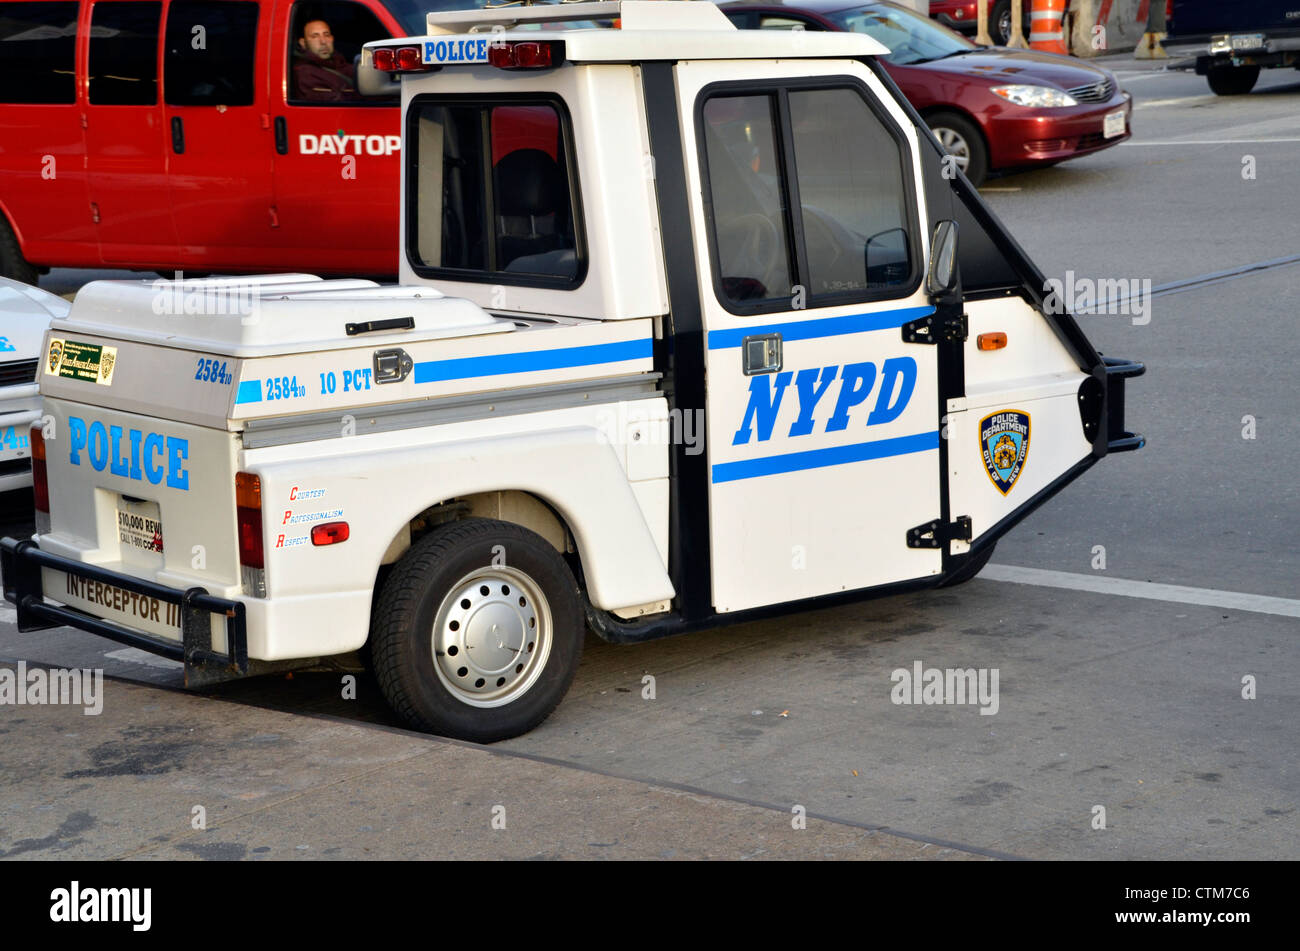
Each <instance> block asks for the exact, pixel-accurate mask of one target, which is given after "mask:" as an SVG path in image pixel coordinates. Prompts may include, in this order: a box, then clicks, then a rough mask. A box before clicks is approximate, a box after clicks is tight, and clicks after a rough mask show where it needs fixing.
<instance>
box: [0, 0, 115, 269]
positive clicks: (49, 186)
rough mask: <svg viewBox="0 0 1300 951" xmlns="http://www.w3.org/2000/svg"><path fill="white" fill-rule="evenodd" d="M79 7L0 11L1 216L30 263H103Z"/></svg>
mask: <svg viewBox="0 0 1300 951" xmlns="http://www.w3.org/2000/svg"><path fill="white" fill-rule="evenodd" d="M79 6H80V5H79V4H78V3H77V2H76V0H49V2H26V0H23V2H12V0H7V2H3V3H0V50H3V51H4V52H3V54H0V112H2V113H3V120H2V122H0V124H2V125H3V128H4V137H5V140H6V142H10V143H14V145H15V146H17V147H14V148H0V214H4V215H6V216H7V217H8V218H9V220H10V223H11V224H12V226H13V228H14V230H15V232H16V233H18V234H19V235H21V236H22V250H23V253H24V255H25V257H27V258H28V259H29V260H33V261H45V262H48V261H50V260H51V259H52V258H53V257H54V256H55V255H63V256H66V255H68V254H69V253H72V254H76V255H77V256H79V257H80V258H81V263H82V264H90V263H93V262H94V261H95V260H96V257H97V255H98V252H99V248H98V246H97V244H96V238H95V226H94V224H93V223H92V221H91V214H90V207H89V204H88V201H87V192H86V166H85V162H84V161H83V159H84V156H85V143H84V140H83V133H82V128H81V118H82V116H81V108H80V107H79V105H78V103H77V81H76V80H77V72H76V60H77V37H78V32H79V31H78V29H77V21H78V17H79V13H80V11H79Z"/></svg>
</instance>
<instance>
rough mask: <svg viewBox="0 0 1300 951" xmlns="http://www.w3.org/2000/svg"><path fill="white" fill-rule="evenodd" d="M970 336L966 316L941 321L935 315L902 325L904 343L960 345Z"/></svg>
mask: <svg viewBox="0 0 1300 951" xmlns="http://www.w3.org/2000/svg"><path fill="white" fill-rule="evenodd" d="M968 336H970V327H969V325H968V323H967V320H966V315H965V314H962V315H961V316H960V317H953V318H950V319H948V320H943V319H941V318H940V317H939V316H938V315H937V314H931V315H930V316H928V317H922V318H921V319H920V320H913V321H911V322H909V323H906V324H903V342H904V343H961V342H962V341H964V340H965V339H966V338H967V337H968Z"/></svg>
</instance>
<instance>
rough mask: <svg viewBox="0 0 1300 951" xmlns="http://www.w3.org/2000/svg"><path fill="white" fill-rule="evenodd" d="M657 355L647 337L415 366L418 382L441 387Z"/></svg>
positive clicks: (436, 361)
mask: <svg viewBox="0 0 1300 951" xmlns="http://www.w3.org/2000/svg"><path fill="white" fill-rule="evenodd" d="M653 354H654V343H653V341H652V340H651V339H650V338H649V337H645V338H644V339H641V340H622V341H619V342H617V343H597V344H592V345H590V346H586V347H561V348H560V349H558V350H529V351H527V352H525V353H501V354H494V355H492V356H487V357H461V358H460V359H457V360H426V361H425V362H423V363H417V364H416V365H415V382H416V383H441V382H442V381H444V380H464V379H468V378H470V377H476V376H500V375H501V374H503V373H528V372H529V371H533V370H563V369H567V368H569V367H586V366H594V365H596V364H600V363H622V362H623V361H624V360H641V359H648V358H649V357H651V356H653Z"/></svg>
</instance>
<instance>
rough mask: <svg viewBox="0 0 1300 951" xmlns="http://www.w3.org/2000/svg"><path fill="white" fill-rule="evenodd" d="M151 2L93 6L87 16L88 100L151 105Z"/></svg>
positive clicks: (157, 10) (154, 84)
mask: <svg viewBox="0 0 1300 951" xmlns="http://www.w3.org/2000/svg"><path fill="white" fill-rule="evenodd" d="M161 17H162V4H161V3H158V2H156V0H128V2H125V3H97V4H95V8H94V9H93V10H92V11H91V14H90V102H91V105H97V106H152V105H155V104H156V103H157V102H158V21H159V20H160V19H161Z"/></svg>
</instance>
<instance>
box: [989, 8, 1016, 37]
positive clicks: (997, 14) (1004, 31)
mask: <svg viewBox="0 0 1300 951" xmlns="http://www.w3.org/2000/svg"><path fill="white" fill-rule="evenodd" d="M989 33H990V34H991V35H992V37H993V42H994V43H996V44H997V45H998V46H1006V45H1007V42H1008V41H1009V40H1010V39H1011V0H997V3H995V4H993V5H992V6H990V7H989Z"/></svg>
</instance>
